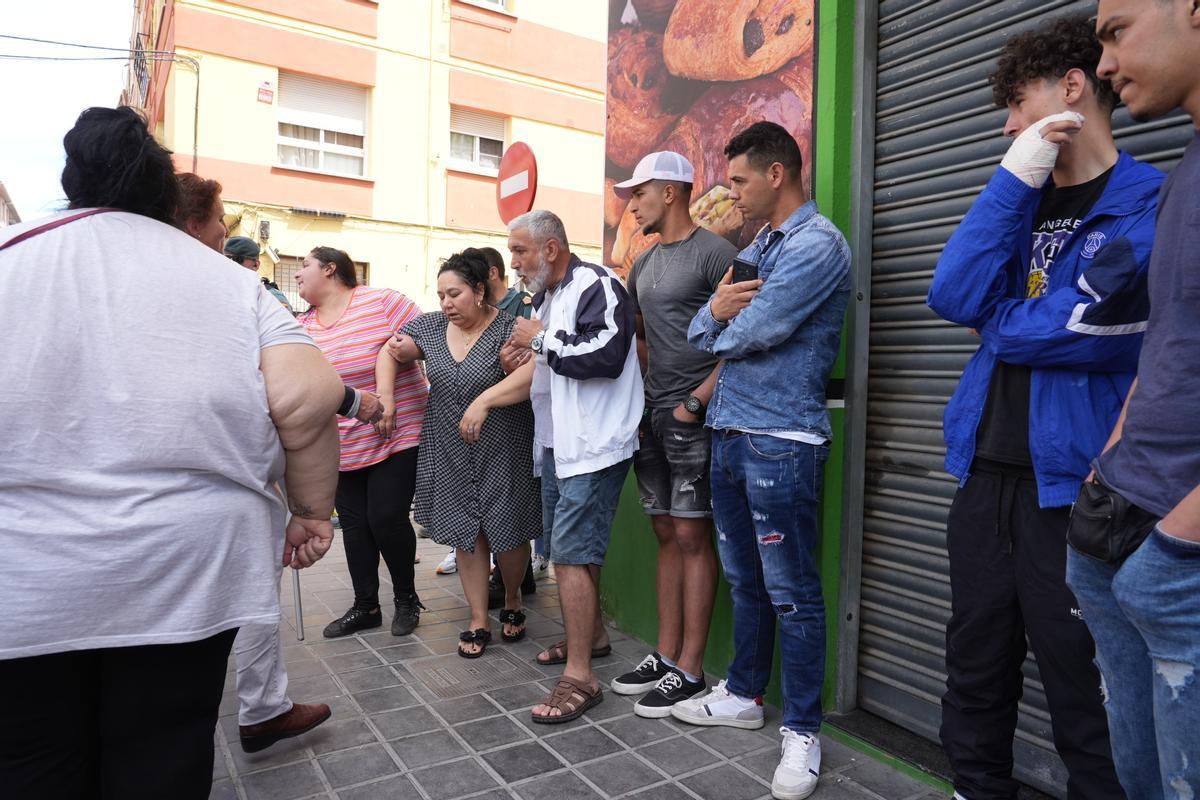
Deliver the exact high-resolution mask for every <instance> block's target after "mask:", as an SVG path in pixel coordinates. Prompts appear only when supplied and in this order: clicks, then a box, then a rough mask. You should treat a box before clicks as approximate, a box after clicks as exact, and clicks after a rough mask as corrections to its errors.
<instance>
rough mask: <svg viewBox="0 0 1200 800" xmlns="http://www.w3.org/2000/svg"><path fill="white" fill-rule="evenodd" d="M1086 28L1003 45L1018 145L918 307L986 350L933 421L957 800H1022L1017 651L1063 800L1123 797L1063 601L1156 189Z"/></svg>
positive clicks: (1118, 391)
mask: <svg viewBox="0 0 1200 800" xmlns="http://www.w3.org/2000/svg"><path fill="white" fill-rule="evenodd" d="M1099 59H1100V46H1099V43H1098V42H1097V41H1096V39H1095V34H1094V33H1093V31H1092V27H1091V26H1090V25H1089V24H1088V23H1087V21H1086V20H1083V19H1066V20H1060V21H1058V22H1055V23H1053V24H1051V25H1050V26H1048V27H1045V28H1042V29H1039V30H1034V31H1031V32H1029V33H1026V34H1022V35H1020V36H1017V37H1014V38H1013V39H1011V40H1010V41H1009V43H1008V44H1007V45H1006V46H1005V48H1004V51H1003V52H1002V54H1001V57H1000V62H999V65H998V70H997V72H996V74H995V75H994V76H993V79H992V80H993V93H994V96H995V100H996V103H997V105H999V106H1001V107H1007V108H1008V109H1009V116H1008V120H1007V122H1006V124H1005V127H1004V132H1005V134H1006V135H1008V136H1014V137H1016V139H1015V141H1014V142H1013V144H1012V146H1011V147H1010V149H1009V151H1008V154H1007V155H1006V156H1005V157H1004V160H1003V161H1002V162H1001V165H1000V169H998V170H997V171H996V174H995V175H993V176H992V178H991V180H990V181H989V182H988V185H987V187H986V188H985V189H984V191H983V194H981V195H980V196H979V198H978V199H977V200H976V201H975V204H974V205H973V206H972V207H971V210H970V211H969V212H968V213H967V215H966V217H965V218H964V219H963V221H962V223H961V224H960V225H959V227H958V229H957V230H956V231H955V233H954V235H953V236H952V237H951V238H950V241H949V242H948V243H947V245H946V248H945V250H944V251H943V253H942V257H941V259H940V260H939V261H938V264H937V269H936V272H935V274H934V278H933V285H932V287H931V288H930V291H929V297H928V303H929V306H930V308H932V309H933V310H934V311H935V312H937V313H938V315H940V316H941V317H943V318H944V319H947V320H949V321H951V322H954V323H957V324H959V325H962V326H964V327H967V328H970V329H973V330H974V331H975V332H977V333H978V335H979V337H980V347H979V349H978V351H977V352H976V353H975V355H974V356H973V357H972V358H971V360H970V362H969V363H968V364H967V367H966V370H965V371H964V373H963V376H962V379H961V381H960V382H959V386H958V390H957V391H956V392H955V393H954V397H953V398H952V399H951V400H950V403H949V405H947V407H946V413H945V420H944V431H945V437H946V470H947V471H948V472H950V473H952V474H953V475H954V476H955V477H957V478H958V479H959V481H960V483H959V489H958V492H957V493H956V495H955V497H954V502H953V504H952V505H951V507H950V514H949V518H948V520H947V525H946V539H947V549H948V551H949V556H950V586H951V593H952V600H951V615H950V621H949V623H948V624H947V630H946V670H947V673H948V678H947V682H946V694H945V696H944V697H943V700H942V730H941V736H942V744H943V746H944V747H945V750H946V754H947V755H948V756H949V758H950V762H951V765H952V766H953V768H954V771H955V788H956V789H957V794H956V795H955V796H956V797H961V798H968V800H990V799H992V798H996V799H997V800H999V799H1000V798H1004V799H1005V800H1008V799H1009V798H1016V796H1017V784H1016V782H1015V781H1014V780H1013V778H1012V763H1013V749H1012V747H1013V736H1014V733H1015V729H1016V723H1017V704H1018V701H1019V700H1020V698H1021V693H1022V680H1023V678H1022V672H1021V665H1022V663H1023V662H1024V660H1025V654H1026V637H1028V641H1029V645H1031V646H1032V647H1033V651H1034V654H1035V655H1036V656H1037V663H1038V670H1039V672H1040V675H1041V680H1042V684H1043V686H1044V687H1045V693H1046V701H1047V704H1048V705H1049V707H1050V715H1051V723H1052V727H1053V731H1054V742H1055V746H1056V747H1057V749H1058V753H1059V755H1060V756H1061V757H1062V759H1063V761H1064V762H1065V764H1066V766H1067V771H1068V774H1069V780H1068V784H1067V793H1068V794H1067V796H1068V797H1069V798H1089V800H1090V799H1092V798H1123V797H1124V796H1125V795H1124V793H1123V792H1122V789H1121V786H1120V784H1119V783H1118V781H1117V777H1116V773H1115V771H1114V769H1113V763H1112V753H1111V748H1110V744H1109V737H1108V727H1107V722H1106V720H1105V714H1104V709H1103V706H1102V703H1101V691H1100V676H1099V674H1098V672H1097V670H1096V668H1095V666H1094V664H1093V663H1092V659H1093V652H1094V644H1093V642H1092V638H1091V635H1090V634H1089V632H1088V629H1087V627H1086V626H1085V624H1084V621H1083V619H1082V616H1083V615H1082V613H1081V612H1080V611H1079V610H1078V604H1077V602H1076V600H1075V597H1074V595H1072V593H1071V591H1070V590H1069V589H1068V588H1067V586H1066V580H1065V564H1066V529H1067V521H1068V514H1069V507H1070V504H1071V502H1072V501H1073V500H1074V498H1075V496H1076V494H1077V493H1078V491H1079V486H1080V484H1081V483H1082V481H1083V480H1084V479H1085V477H1086V476H1087V474H1088V472H1089V462H1090V460H1091V459H1092V458H1094V457H1095V456H1096V455H1097V454H1098V453H1099V452H1100V451H1101V450H1102V449H1103V447H1104V443H1105V441H1106V439H1107V437H1108V432H1109V431H1110V430H1111V429H1112V426H1113V423H1114V422H1115V421H1116V419H1117V416H1118V415H1119V413H1120V410H1121V405H1122V402H1123V400H1124V397H1125V394H1126V392H1127V391H1128V389H1129V386H1130V384H1131V383H1132V381H1133V378H1134V375H1135V373H1136V369H1137V361H1138V355H1139V351H1140V348H1141V343H1142V331H1143V330H1145V327H1146V320H1147V317H1148V312H1149V303H1148V300H1147V293H1146V267H1147V264H1148V263H1149V257H1150V248H1151V245H1152V243H1153V237H1154V220H1155V210H1156V207H1157V199H1156V198H1157V194H1158V189H1159V185H1160V183H1161V182H1162V179H1163V175H1162V173H1160V172H1159V171H1158V170H1156V169H1154V168H1153V167H1150V166H1147V165H1145V164H1140V163H1138V162H1136V161H1134V160H1133V158H1131V157H1130V156H1129V155H1127V154H1125V153H1121V152H1119V151H1118V150H1117V148H1116V146H1115V145H1114V143H1113V138H1112V128H1111V122H1110V117H1111V115H1112V110H1113V106H1114V105H1115V104H1116V99H1115V96H1114V95H1113V92H1112V87H1111V85H1109V84H1108V83H1107V82H1103V81H1100V80H1099V79H1098V78H1097V77H1096V65H1097V64H1098V62H1099Z"/></svg>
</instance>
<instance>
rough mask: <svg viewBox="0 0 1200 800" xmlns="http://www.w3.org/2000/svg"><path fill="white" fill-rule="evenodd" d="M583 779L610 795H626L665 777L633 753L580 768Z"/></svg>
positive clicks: (622, 754) (612, 757) (619, 755)
mask: <svg viewBox="0 0 1200 800" xmlns="http://www.w3.org/2000/svg"><path fill="white" fill-rule="evenodd" d="M579 772H580V774H581V775H583V777H585V778H587V779H588V780H589V781H591V782H592V783H594V784H596V785H597V786H599V787H600V790H601V791H602V792H604V793H605V794H608V795H618V794H625V793H626V792H632V791H633V790H634V789H640V788H642V787H643V786H649V785H651V784H654V783H658V782H660V781H661V780H663V776H662V775H660V774H659V773H658V772H656V771H655V770H653V769H651V768H650V767H648V766H647V765H646V764H644V763H642V762H641V761H639V760H638V759H637V758H635V757H634V755H633V754H632V753H618V754H617V755H615V756H610V757H608V758H604V759H601V760H600V761H593V762H592V763H590V764H587V765H585V766H582V767H580V768H579Z"/></svg>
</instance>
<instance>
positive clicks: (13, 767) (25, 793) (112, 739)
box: [0, 628, 237, 800]
mask: <svg viewBox="0 0 1200 800" xmlns="http://www.w3.org/2000/svg"><path fill="white" fill-rule="evenodd" d="M236 634H237V629H236V628H235V629H232V630H228V631H224V632H222V633H219V634H217V635H216V636H213V637H210V638H208V639H203V640H201V641H198V642H186V643H184V644H160V645H146V646H141V647H113V648H106V649H101V650H77V651H74V652H68V653H54V654H51V655H45V656H32V657H30V658H16V659H10V660H3V661H0V683H2V684H3V685H4V687H5V692H4V710H3V712H0V719H2V720H3V721H2V722H0V795H2V796H3V797H5V798H6V799H7V800H26V799H28V800H57V799H58V798H63V800H67V798H70V799H71V800H75V798H104V800H109V798H112V800H140V799H141V798H146V799H147V800H159V799H160V798H166V797H169V798H172V800H175V799H176V798H179V800H189V799H190V798H194V799H195V800H205V799H206V798H207V797H208V794H209V791H210V790H211V788H212V773H213V732H214V730H215V728H216V724H217V709H218V707H219V706H220V705H221V692H222V691H223V690H224V688H225V668H226V662H227V660H228V658H229V649H230V647H231V646H232V645H233V638H234V636H235V635H236Z"/></svg>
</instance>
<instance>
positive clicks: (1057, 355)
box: [980, 203, 1156, 372]
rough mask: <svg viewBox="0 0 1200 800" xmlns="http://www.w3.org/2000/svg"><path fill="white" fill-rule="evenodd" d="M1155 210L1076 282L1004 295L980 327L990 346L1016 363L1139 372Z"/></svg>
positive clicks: (1101, 253)
mask: <svg viewBox="0 0 1200 800" xmlns="http://www.w3.org/2000/svg"><path fill="white" fill-rule="evenodd" d="M1155 208H1156V204H1154V203H1151V204H1150V205H1149V206H1148V207H1147V208H1145V209H1143V210H1142V211H1141V212H1140V213H1139V215H1138V216H1137V218H1135V219H1133V220H1131V223H1132V224H1130V225H1128V226H1127V227H1126V233H1125V235H1124V236H1122V237H1120V238H1117V239H1114V240H1113V241H1110V242H1109V243H1108V244H1107V245H1105V246H1104V247H1103V248H1101V249H1100V251H1099V252H1097V253H1096V255H1095V256H1094V257H1093V258H1092V259H1091V261H1090V262H1085V263H1088V266H1087V268H1086V269H1085V270H1084V271H1083V272H1082V273H1081V274H1080V276H1079V278H1078V279H1077V280H1076V281H1075V283H1074V284H1072V285H1070V286H1066V287H1063V288H1060V289H1056V290H1055V291H1053V292H1050V293H1049V294H1046V295H1045V296H1043V297H1039V298H1035V299H1032V300H1013V299H1008V298H1006V299H1003V300H1001V301H1000V302H999V303H998V304H997V305H996V309H995V311H994V313H993V315H992V317H991V319H990V320H988V321H987V323H986V324H984V325H983V327H982V328H980V335H981V336H982V337H983V342H984V344H985V345H986V346H988V347H990V348H992V350H993V351H994V352H995V354H996V357H997V358H998V359H1000V360H1001V361H1006V362H1008V363H1010V364H1025V365H1028V366H1030V367H1035V368H1051V367H1058V368H1064V369H1077V370H1087V371H1095V372H1136V371H1137V361H1138V355H1139V353H1140V352H1141V347H1142V332H1143V331H1145V330H1146V323H1147V320H1148V319H1149V317H1150V299H1149V296H1148V293H1147V284H1146V275H1147V268H1148V267H1149V264H1150V250H1151V247H1152V246H1153V244H1154V220H1155ZM1062 266H1064V267H1065V266H1067V265H1066V264H1064V265H1062Z"/></svg>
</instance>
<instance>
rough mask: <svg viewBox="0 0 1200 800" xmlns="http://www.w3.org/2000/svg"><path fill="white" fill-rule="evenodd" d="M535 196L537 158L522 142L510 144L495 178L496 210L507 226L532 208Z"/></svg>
mask: <svg viewBox="0 0 1200 800" xmlns="http://www.w3.org/2000/svg"><path fill="white" fill-rule="evenodd" d="M536 196H537V159H536V158H534V157H533V151H532V150H530V149H529V145H527V144H525V143H524V142H513V143H512V144H511V145H510V146H509V148H508V150H506V151H505V152H504V158H502V159H500V174H499V175H498V176H497V179H496V210H497V211H499V212H500V219H502V220H504V224H505V225H507V224H508V223H509V222H510V221H512V220H513V219H515V218H516V217H519V216H520V215H522V214H524V213H525V212H526V211H528V210H529V209H531V208H533V199H534V198H535V197H536Z"/></svg>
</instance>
